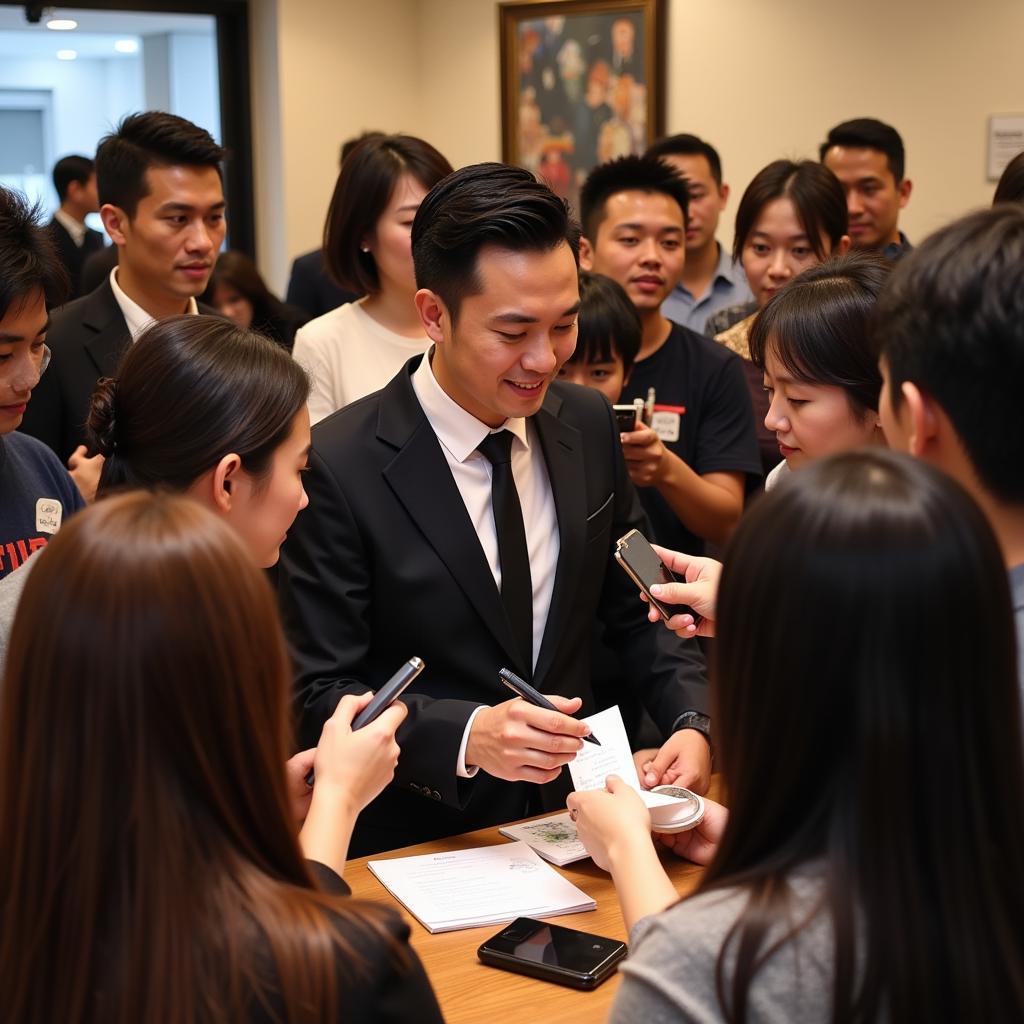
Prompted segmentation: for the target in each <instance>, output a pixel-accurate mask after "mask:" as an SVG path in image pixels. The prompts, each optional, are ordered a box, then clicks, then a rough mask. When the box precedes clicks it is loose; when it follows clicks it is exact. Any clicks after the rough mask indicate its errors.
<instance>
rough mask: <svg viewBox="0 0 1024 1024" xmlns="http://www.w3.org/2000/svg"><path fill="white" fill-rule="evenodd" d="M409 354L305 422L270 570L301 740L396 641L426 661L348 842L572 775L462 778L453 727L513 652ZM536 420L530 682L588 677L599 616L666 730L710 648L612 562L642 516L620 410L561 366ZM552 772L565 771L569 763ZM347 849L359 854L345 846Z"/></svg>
mask: <svg viewBox="0 0 1024 1024" xmlns="http://www.w3.org/2000/svg"><path fill="white" fill-rule="evenodd" d="M419 359H420V357H419V356H417V357H415V358H414V359H412V360H410V361H409V363H408V364H407V365H406V366H405V368H404V369H403V370H402V371H401V372H400V373H399V374H398V375H397V376H396V377H395V378H394V379H393V380H392V381H391V382H390V383H389V384H388V385H387V387H385V388H384V389H383V390H382V391H379V392H377V393H375V394H373V395H370V396H368V397H367V398H365V399H362V400H361V401H359V402H356V403H353V404H352V405H349V406H346V407H345V408H344V409H342V410H340V411H339V412H337V413H335V414H334V415H333V416H330V417H328V418H327V419H325V420H323V421H322V422H321V423H318V424H317V425H316V426H315V427H314V428H313V451H312V454H311V456H310V473H309V474H308V477H307V485H306V490H307V491H308V493H309V499H310V502H309V507H308V508H307V509H306V510H305V511H303V512H301V513H299V517H298V519H297V520H296V523H295V525H294V526H293V528H292V530H291V532H290V534H289V538H288V540H287V542H286V544H285V546H284V549H283V552H282V560H281V566H280V573H279V587H280V593H281V599H282V610H283V613H284V617H285V622H286V626H287V628H288V631H289V634H290V637H291V639H292V643H293V650H294V656H295V659H296V670H297V683H296V686H297V699H298V704H299V717H300V735H301V742H302V744H303V746H312V745H314V744H315V743H316V742H317V739H318V737H319V734H320V729H321V727H322V725H323V722H324V720H325V719H326V718H327V716H328V715H329V714H330V713H331V711H332V710H333V708H334V706H335V705H336V703H337V701H338V699H339V697H340V695H341V694H342V693H345V692H360V691H362V690H364V689H365V688H366V687H370V688H372V689H376V688H377V687H378V686H379V685H380V684H381V683H382V682H384V680H386V679H387V678H388V676H390V675H391V674H392V673H393V672H394V671H395V669H397V668H398V666H399V665H400V664H401V663H402V662H403V661H404V660H405V659H407V658H409V657H411V656H412V655H418V656H420V657H422V658H423V659H424V661H425V662H426V669H425V670H424V672H423V673H422V675H421V676H420V677H419V679H417V681H416V682H415V683H414V684H413V686H412V691H415V692H414V693H410V692H407V694H406V698H405V701H406V703H407V705H408V706H409V716H408V718H407V720H406V722H405V724H404V725H403V726H402V729H401V730H400V732H399V743H400V744H401V746H402V754H401V757H400V759H399V763H398V769H397V772H396V774H395V779H394V782H393V783H392V784H391V785H390V786H389V787H388V788H387V789H386V790H385V792H384V793H383V794H381V796H380V797H378V799H377V800H375V801H374V802H373V803H372V804H371V805H370V806H369V807H368V808H367V809H366V810H365V811H364V812H363V813H362V814H361V815H360V817H359V821H358V823H357V826H356V835H355V837H354V849H355V850H358V851H359V852H360V853H365V852H372V851H374V850H379V849H388V848H393V847H396V846H401V845H405V844H408V843H414V842H420V841H423V840H426V839H430V838H435V837H439V836H444V835H451V834H454V833H458V832H464V831H466V830H467V829H474V828H480V827H483V826H485V825H492V824H496V823H498V822H504V821H509V820H512V819H514V818H517V817H521V816H522V815H523V814H524V813H525V812H526V811H527V810H528V799H529V797H530V794H531V792H532V793H533V794H534V795H535V796H537V795H539V796H540V799H539V800H535V801H533V802H532V803H531V804H530V806H529V809H532V807H533V806H547V807H558V806H563V805H564V796H565V793H566V792H567V791H568V785H567V782H563V781H562V780H558V781H556V782H554V783H551V784H549V785H548V786H545V787H536V786H533V785H531V784H528V783H509V782H504V781H502V780H499V779H496V778H493V777H492V776H490V775H487V774H485V773H484V772H480V773H479V774H478V775H477V776H476V778H474V779H469V780H466V779H459V778H458V777H457V775H456V762H457V757H458V751H459V746H460V744H461V741H462V736H463V732H464V731H465V727H466V724H467V721H468V719H469V716H470V714H471V713H472V711H473V709H474V707H475V706H477V705H478V704H497V703H500V702H501V701H504V700H507V699H508V698H509V693H508V691H507V690H506V689H505V688H504V687H503V686H502V685H501V684H500V683H499V681H498V676H497V671H498V669H499V668H500V667H501V666H503V665H508V666H510V667H513V668H518V670H519V671H520V672H522V670H523V667H522V666H521V665H517V661H518V657H517V654H516V647H515V643H514V641H513V637H512V632H511V627H510V626H509V623H508V620H507V617H506V615H505V611H504V606H503V605H502V603H501V596H500V594H499V592H498V588H497V587H496V586H495V583H494V577H493V576H492V574H491V571H490V568H489V566H488V563H487V559H486V558H485V556H484V553H483V549H482V548H481V546H480V543H479V540H478V539H477V536H476V534H475V533H474V532H473V529H472V526H471V521H470V518H469V514H468V512H467V511H466V507H465V504H464V503H463V501H462V497H461V495H460V494H459V491H458V487H457V486H456V484H455V481H454V479H453V477H452V474H451V471H450V470H449V468H448V464H447V462H446V460H445V457H444V454H443V452H442V450H441V446H440V443H439V441H438V440H437V436H436V435H435V433H434V431H433V429H432V428H431V426H430V424H429V422H428V421H427V419H426V416H425V415H424V413H423V410H422V407H421V406H420V404H419V401H418V400H417V398H416V395H415V392H414V391H413V388H412V382H411V379H410V377H411V374H412V372H413V371H414V370H415V368H416V366H417V365H418V364H419ZM534 422H535V424H536V428H537V434H538V435H539V438H540V443H541V446H542V450H543V453H544V458H545V461H546V463H547V468H548V475H549V477H550V480H551V488H552V493H553V497H554V502H555V507H556V511H557V517H558V524H559V541H560V550H559V556H558V565H557V568H556V574H555V583H554V590H553V593H552V598H551V608H550V611H549V613H548V619H547V623H546V628H545V632H544V639H543V642H542V645H541V649H540V652H539V657H538V660H537V667H536V670H535V672H534V675H533V681H534V685H535V686H536V687H537V688H538V689H540V690H541V691H542V692H547V693H556V694H562V695H565V696H580V697H582V698H583V701H584V705H583V709H582V712H581V714H583V715H586V714H591V713H593V712H594V711H596V710H597V708H596V707H595V705H594V700H593V696H592V693H591V688H590V633H591V628H592V626H593V623H594V617H595V615H597V616H599V617H600V618H601V619H602V620H603V621H604V623H605V625H606V627H607V630H608V633H607V636H608V639H609V642H610V643H612V644H613V645H614V646H615V647H616V648H617V649H618V650H620V651H621V653H622V661H623V664H624V665H626V666H627V670H628V676H629V678H628V680H624V682H623V685H628V686H631V687H633V688H634V689H635V691H636V692H638V693H639V694H640V696H641V698H642V699H643V701H644V703H645V705H646V706H647V708H648V710H649V711H650V713H651V716H652V717H653V718H654V720H655V722H657V724H658V725H659V726H660V727H661V729H662V731H663V732H664V733H666V734H668V733H670V732H671V731H672V728H673V726H674V723H675V721H676V719H677V718H678V716H679V715H680V714H682V713H683V712H684V711H688V710H691V709H696V710H701V711H706V710H707V707H708V696H707V684H706V681H705V674H704V661H703V657H702V655H701V653H700V649H699V648H698V647H697V645H696V644H694V643H684V642H683V641H681V640H679V639H678V638H676V637H675V636H674V635H673V634H671V633H669V631H668V630H666V629H664V628H663V627H660V626H654V625H652V624H651V623H649V622H648V621H647V617H646V605H645V604H643V602H641V601H640V599H639V597H638V596H637V592H636V588H635V587H634V586H633V585H632V584H631V583H630V582H629V579H628V577H627V576H626V575H625V573H623V572H622V571H621V570H620V569H619V568H618V567H617V566H615V565H613V559H612V550H613V546H614V541H615V539H616V538H618V537H620V536H622V534H624V533H626V532H627V531H628V530H630V529H632V528H634V527H636V528H641V529H642V528H645V527H646V518H645V516H644V513H643V510H642V509H641V507H640V503H639V500H638V498H637V495H636V491H635V490H634V488H633V486H632V484H631V482H630V480H629V475H628V473H627V472H626V467H625V463H624V461H623V458H622V453H621V448H620V445H619V440H618V434H619V431H618V427H617V426H616V423H615V419H614V416H613V413H612V410H611V407H610V406H609V405H608V402H607V401H606V400H605V399H604V397H603V396H602V395H600V394H599V393H598V392H596V391H593V390H590V389H587V388H582V387H576V386H573V385H563V384H559V383H555V384H553V385H552V386H551V389H550V391H549V393H548V395H547V398H546V399H545V401H544V405H543V408H542V409H541V410H540V412H538V413H537V415H536V417H535V419H534ZM563 779H564V780H567V779H568V773H565V772H563ZM354 855H356V854H354Z"/></svg>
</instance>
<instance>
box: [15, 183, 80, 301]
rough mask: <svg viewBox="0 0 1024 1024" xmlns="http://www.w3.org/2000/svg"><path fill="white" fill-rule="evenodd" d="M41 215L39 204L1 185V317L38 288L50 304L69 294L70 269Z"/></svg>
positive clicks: (29, 296) (61, 299)
mask: <svg viewBox="0 0 1024 1024" xmlns="http://www.w3.org/2000/svg"><path fill="white" fill-rule="evenodd" d="M40 217H41V210H40V207H39V206H38V204H37V205H36V206H32V205H30V203H29V201H28V200H27V199H26V198H25V197H24V196H23V195H22V194H21V193H20V192H14V191H13V190H11V189H8V188H4V187H3V186H0V320H3V318H4V317H6V316H7V312H8V310H10V309H11V307H12V306H13V307H14V308H15V309H18V308H19V307H20V306H21V304H22V303H23V302H25V301H26V300H28V299H29V298H31V297H32V296H33V295H34V294H35V293H36V292H37V291H40V290H42V292H43V295H44V297H45V299H46V304H47V305H48V306H54V305H58V304H59V303H60V302H62V301H63V300H64V298H65V296H66V295H67V289H68V278H67V272H66V271H65V269H64V265H63V263H61V260H60V256H58V254H57V249H56V247H55V246H54V244H53V239H52V238H51V237H50V234H49V232H48V231H47V230H46V228H44V227H41V226H40Z"/></svg>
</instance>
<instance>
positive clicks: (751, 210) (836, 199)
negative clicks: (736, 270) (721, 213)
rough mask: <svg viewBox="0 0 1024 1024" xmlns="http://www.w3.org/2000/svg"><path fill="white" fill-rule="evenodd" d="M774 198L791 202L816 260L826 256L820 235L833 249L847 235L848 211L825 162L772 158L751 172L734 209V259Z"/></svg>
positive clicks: (741, 251)
mask: <svg viewBox="0 0 1024 1024" xmlns="http://www.w3.org/2000/svg"><path fill="white" fill-rule="evenodd" d="M776 199H788V200H789V201H790V202H791V203H792V204H793V208H794V209H795V210H796V216H797V220H799V221H800V226H801V227H802V228H803V229H804V231H805V232H806V234H807V241H808V243H809V244H810V246H811V248H812V249H813V250H814V254H815V255H816V256H817V257H818V259H819V260H823V259H825V258H826V256H828V255H829V254H828V253H827V252H826V251H825V248H824V246H823V245H822V241H821V239H822V236H824V237H825V238H827V239H828V240H829V242H830V243H831V245H832V248H833V249H834V248H835V247H836V245H838V244H839V241H840V240H841V239H842V237H843V235H845V234H846V231H847V228H848V226H849V220H850V214H849V211H848V210H847V208H846V196H845V195H844V193H843V186H842V185H840V184H839V179H838V178H837V177H836V176H835V175H834V174H833V173H832V172H831V171H830V170H829V169H828V168H827V167H825V166H824V164H816V163H815V162H814V161H813V160H801V161H800V162H799V163H796V162H794V161H793V160H775V161H773V162H772V163H770V164H769V165H768V166H767V167H765V168H763V169H762V170H760V171H758V172H757V174H755V175H754V177H753V180H752V181H751V182H750V184H749V185H748V186H747V189H746V191H745V192H744V193H743V198H742V199H740V205H739V206H738V207H737V208H736V230H735V232H734V233H733V241H732V252H733V257H734V258H735V259H737V260H739V259H740V257H741V256H742V255H743V248H744V246H745V245H746V244H747V239H748V238H749V237H750V234H751V232H752V231H753V230H754V227H755V226H756V224H757V221H758V218H759V217H760V216H761V211H762V210H763V209H764V208H765V207H766V206H767V205H768V204H769V203H771V202H774V201H775V200H776Z"/></svg>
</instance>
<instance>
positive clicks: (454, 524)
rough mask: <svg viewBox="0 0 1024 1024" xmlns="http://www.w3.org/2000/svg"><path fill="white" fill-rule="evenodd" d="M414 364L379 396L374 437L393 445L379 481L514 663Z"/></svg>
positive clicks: (496, 596)
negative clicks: (419, 393) (420, 395)
mask: <svg viewBox="0 0 1024 1024" xmlns="http://www.w3.org/2000/svg"><path fill="white" fill-rule="evenodd" d="M418 363H419V358H418V357H417V358H416V359H414V360H411V361H410V362H409V363H408V364H406V367H405V369H404V370H403V371H402V373H401V374H399V375H398V376H397V377H396V378H395V379H394V380H392V381H391V383H390V384H388V386H387V387H386V388H385V393H384V395H382V397H381V403H380V415H379V417H378V430H377V436H378V438H379V439H380V440H382V441H384V442H386V443H387V444H390V445H393V446H394V447H396V448H397V449H398V452H397V454H396V455H395V457H394V459H392V461H391V462H390V463H389V464H388V465H387V466H386V467H385V469H384V474H383V475H384V479H385V480H386V481H387V484H388V486H389V487H390V488H391V490H392V491H393V492H394V494H395V496H396V497H397V498H398V500H399V501H400V502H401V503H402V505H403V506H404V507H405V510H406V511H407V512H408V513H409V517H410V518H411V519H412V521H413V522H414V523H415V524H416V526H417V528H418V529H419V530H420V531H421V532H422V534H423V536H424V537H425V538H426V540H427V542H428V543H429V544H430V546H431V547H432V548H433V549H434V551H436V552H437V554H438V557H440V559H441V560H442V561H443V562H444V563H445V565H446V566H447V568H448V571H449V572H450V573H451V574H452V577H453V578H454V580H455V582H456V583H457V584H458V586H459V588H460V589H461V590H462V591H463V593H464V594H465V595H466V598H467V599H468V601H469V602H470V604H471V605H472V606H473V607H474V608H475V609H476V610H477V612H478V614H479V615H480V617H481V618H482V619H483V621H484V624H485V625H486V626H487V628H488V629H489V630H490V631H491V633H492V634H493V635H494V638H495V639H496V640H497V641H498V643H499V644H501V646H502V647H503V648H504V650H505V653H506V655H507V656H508V658H509V664H515V663H516V661H517V660H518V659H517V656H516V644H515V641H514V639H513V636H512V630H511V627H510V626H509V623H508V617H507V616H506V614H505V606H504V605H503V604H502V603H501V595H500V593H499V592H498V588H497V587H496V586H495V584H494V576H493V575H492V574H491V569H490V566H489V565H488V564H487V559H486V558H485V557H484V552H483V548H482V547H481V546H480V542H479V541H478V540H477V537H476V534H475V533H474V531H473V524H472V521H471V520H470V518H469V513H468V512H467V511H466V505H465V503H464V502H463V500H462V495H461V494H460V493H459V488H458V486H457V485H456V483H455V480H454V478H453V477H452V474H451V470H450V469H449V468H448V461H447V459H446V458H445V456H444V452H443V451H442V450H441V443H440V442H439V441H438V439H437V435H436V434H435V433H434V431H433V429H432V428H431V426H430V424H429V422H428V421H427V418H426V416H425V415H424V414H423V409H422V407H421V406H420V404H419V401H418V400H417V398H416V394H415V392H414V391H413V389H412V382H411V380H410V375H411V373H412V372H413V371H414V370H415V368H416V366H417V365H418ZM493 667H494V669H497V668H498V667H499V666H497V665H495V666H493ZM518 667H519V669H520V671H522V666H518ZM486 668H487V666H481V670H486Z"/></svg>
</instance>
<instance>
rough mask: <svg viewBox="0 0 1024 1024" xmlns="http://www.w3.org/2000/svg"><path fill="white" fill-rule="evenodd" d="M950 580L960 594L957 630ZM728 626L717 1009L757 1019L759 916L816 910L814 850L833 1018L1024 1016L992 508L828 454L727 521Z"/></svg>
mask: <svg viewBox="0 0 1024 1024" xmlns="http://www.w3.org/2000/svg"><path fill="white" fill-rule="evenodd" d="M1019 379H1020V378H1019V377H1018V378H1016V380H1015V381H1014V383H1016V382H1017V381H1019ZM1018 468H1019V463H1018ZM781 583H784V585H780V584H781ZM952 594H968V595H970V599H969V600H967V601H959V602H956V604H957V609H956V629H955V630H950V625H949V623H950V595H952ZM841 624H848V625H849V624H855V625H849V628H845V627H843V626H842V625H841ZM717 631H718V639H717V641H716V643H717V649H716V652H717V664H716V667H715V675H714V680H713V693H714V697H713V704H714V706H715V709H716V710H715V723H716V744H717V747H718V752H719V754H720V764H721V770H722V776H723V782H724V784H725V790H726V791H727V792H728V794H729V820H728V824H727V826H726V829H725V833H724V835H723V836H722V839H721V842H720V844H719V847H718V851H717V853H716V856H715V858H714V860H713V862H712V863H711V865H710V866H709V867H708V869H707V871H706V873H705V875H704V878H703V880H702V883H701V891H704V892H707V891H709V890H714V889H720V888H725V887H739V888H740V889H741V890H743V891H744V892H745V894H746V895H747V897H748V900H747V901H746V902H745V905H744V909H743V910H742V911H741V913H740V916H739V917H738V919H737V920H736V922H735V924H734V925H733V927H732V928H731V930H730V931H729V933H728V935H727V937H726V939H725V941H724V942H723V944H722V947H721V950H720V953H719V958H718V964H717V968H716V982H717V987H718V995H719V1000H720V1002H721V1004H722V1007H723V1009H724V1010H725V1013H724V1019H726V1020H729V1021H736V1022H738V1021H744V1020H749V1019H750V1018H751V1016H753V1013H752V1000H751V998H750V993H751V984H752V981H754V980H755V979H756V975H757V972H758V970H759V969H760V967H761V966H762V965H763V964H764V962H765V961H766V960H769V958H771V957H772V956H773V954H775V953H776V951H777V949H778V946H777V945H775V944H772V945H769V941H770V940H769V939H768V933H769V930H770V929H772V930H774V929H773V926H775V925H778V926H779V927H781V929H782V931H781V934H782V935H784V936H785V938H784V939H783V940H782V941H783V942H785V941H786V940H787V939H789V938H792V937H794V936H798V935H799V932H800V931H801V929H802V928H803V927H804V926H805V924H806V923H807V920H806V919H805V916H804V915H801V916H800V918H799V919H795V913H794V912H793V908H792V906H791V905H790V903H789V892H790V890H789V885H788V883H789V881H790V879H791V877H792V875H793V873H794V872H795V871H796V870H798V869H799V868H800V867H801V866H804V865H809V864H812V863H814V862H817V863H818V864H820V865H821V879H822V894H821V904H820V908H821V912H822V913H824V914H825V915H826V917H827V919H830V921H831V926H832V927H831V928H830V929H829V930H828V935H829V936H830V938H831V942H830V945H831V946H832V948H831V950H830V951H829V953H828V957H827V959H828V960H829V963H830V964H834V968H833V971H834V976H833V978H832V979H831V984H830V986H829V987H830V988H831V995H832V999H831V1002H832V1006H831V1008H830V1010H831V1012H829V1009H821V1010H820V1013H819V1015H822V1016H823V1017H824V1018H825V1019H830V1020H832V1021H834V1022H853V1021H872V1020H878V1019H880V1018H881V1017H883V1016H884V1017H886V1018H887V1019H889V1020H893V1021H909V1020H920V1021H925V1020H927V1021H968V1020H970V1021H984V1020H1021V1019H1024V984H1022V980H1021V974H1020V965H1021V964H1022V963H1024V929H1021V927H1020V922H1021V921H1022V920H1024V886H1021V884H1020V865H1021V864H1022V863H1024V829H1021V827H1020V809H1021V807H1022V806H1024V749H1022V743H1021V705H1020V694H1019V688H1018V683H1017V672H1016V657H1015V650H1014V647H1015V644H1014V625H1013V611H1012V606H1011V602H1010V592H1009V584H1008V579H1007V575H1006V570H1005V567H1004V565H1003V559H1002V554H1001V551H1000V548H999V545H998V543H997V541H996V538H995V537H994V535H993V533H992V530H991V528H990V526H989V525H988V522H987V521H986V519H985V517H984V515H983V514H982V513H981V511H980V510H979V509H978V507H977V506H976V505H975V504H974V502H973V501H972V500H971V499H970V497H969V496H968V495H967V494H966V492H964V491H963V489H962V488H960V487H959V486H958V485H957V484H956V483H955V482H954V481H953V480H952V479H950V478H949V477H947V476H946V475H945V474H943V473H941V472H939V471H938V470H936V469H935V468H933V467H932V466H930V465H928V464H927V463H925V462H923V461H920V460H915V459H912V458H910V457H908V456H904V455H900V454H897V453H895V452H890V451H887V450H885V449H881V448H872V449H865V450H864V451H862V452H856V453H854V452H847V453H843V454H841V455H836V456H833V457H830V458H825V459H820V460H817V461H816V462H814V463H813V464H812V465H810V466H808V467H807V468H806V469H802V470H801V471H800V472H799V473H794V474H792V475H791V476H790V477H788V478H787V479H786V480H785V481H784V482H783V483H782V484H781V485H780V486H779V487H778V488H776V489H775V490H773V491H771V492H769V493H768V494H766V495H765V496H764V497H763V498H761V499H759V500H758V501H757V502H756V503H754V505H753V506H752V507H751V508H750V509H749V511H748V512H747V513H746V515H745V516H744V518H743V520H742V521H741V522H740V524H739V526H738V527H737V529H736V532H735V534H734V535H733V537H732V539H731V542H730V544H729V547H728V548H727V551H726V556H725V568H724V570H723V572H722V579H721V585H720V587H719V592H718V623H717ZM766 723H770V726H769V727H766ZM951 808H956V812H955V817H956V821H955V824H951V821H950V809H951ZM965 878H970V879H971V882H970V886H969V888H968V890H965V889H964V879H965ZM910 951H912V952H910ZM783 955H784V954H783V953H778V956H783ZM785 955H789V954H788V953H787V954H785ZM793 984H794V985H795V984H796V981H795V976H794V981H793Z"/></svg>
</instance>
